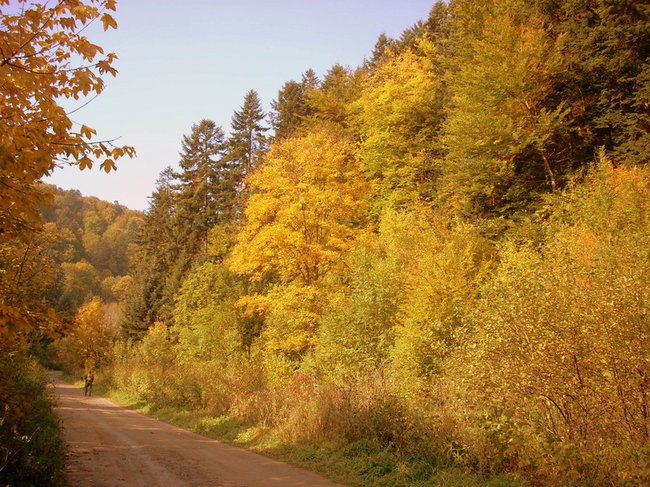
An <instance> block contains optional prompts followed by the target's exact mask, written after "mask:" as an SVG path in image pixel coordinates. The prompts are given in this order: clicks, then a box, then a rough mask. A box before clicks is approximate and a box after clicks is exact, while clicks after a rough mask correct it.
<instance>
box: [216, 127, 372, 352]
mask: <svg viewBox="0 0 650 487" xmlns="http://www.w3.org/2000/svg"><path fill="white" fill-rule="evenodd" d="M355 153H356V147H355V143H354V141H353V140H351V139H350V137H349V136H347V135H345V134H343V133H341V132H338V131H336V130H335V129H332V128H320V129H316V130H313V131H311V132H310V133H309V134H307V135H305V136H302V137H296V138H290V139H286V140H283V141H281V142H278V143H276V144H275V145H274V146H272V147H271V149H270V150H269V152H268V154H267V157H266V160H265V162H264V164H263V165H262V166H261V168H260V169H259V170H258V171H257V172H256V173H255V174H253V175H252V176H251V177H250V178H249V184H250V188H251V191H252V195H251V197H250V199H249V201H248V205H247V207H246V221H245V223H244V226H243V227H242V229H241V231H240V233H239V235H238V236H237V243H236V245H235V247H234V249H233V252H232V257H231V259H230V262H229V265H230V267H231V268H232V269H233V270H234V271H235V272H237V273H240V274H242V275H245V276H247V277H248V278H249V279H250V280H251V281H253V282H258V283H262V282H264V283H267V285H266V286H265V287H266V290H265V292H263V293H257V294H249V295H248V296H246V297H244V298H243V299H242V300H241V301H240V304H241V305H243V306H245V307H246V308H247V311H248V312H259V313H262V314H263V315H265V316H266V324H265V329H264V331H263V338H264V339H265V343H266V347H267V348H268V349H270V350H275V351H281V352H284V353H286V354H288V355H293V356H295V355H297V356H301V355H302V354H303V353H304V352H305V351H307V350H308V349H310V348H311V347H312V345H313V343H312V339H313V336H314V332H315V327H316V324H317V321H318V317H319V316H320V312H321V310H322V307H323V300H324V299H325V295H326V293H325V292H324V286H323V284H324V282H325V279H326V278H327V277H328V276H329V275H331V274H332V273H334V272H336V270H337V267H338V266H340V264H341V262H342V256H343V254H345V253H346V252H347V251H348V250H349V249H350V247H351V246H352V243H353V241H354V238H355V236H356V235H357V233H358V232H359V231H360V229H361V228H362V226H363V217H364V209H365V208H366V203H365V199H364V197H365V195H366V193H367V190H368V184H367V182H366V181H365V179H364V177H363V176H362V174H361V171H360V169H359V165H358V163H357V159H356V156H355Z"/></svg>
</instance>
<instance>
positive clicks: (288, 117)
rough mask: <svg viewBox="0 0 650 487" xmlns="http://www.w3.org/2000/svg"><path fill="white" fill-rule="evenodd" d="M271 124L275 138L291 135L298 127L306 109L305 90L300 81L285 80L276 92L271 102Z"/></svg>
mask: <svg viewBox="0 0 650 487" xmlns="http://www.w3.org/2000/svg"><path fill="white" fill-rule="evenodd" d="M271 108H272V109H273V112H272V113H271V125H272V126H273V129H274V130H275V134H274V138H275V139H285V138H287V137H289V136H291V135H292V134H293V133H294V132H295V131H296V129H297V128H298V127H299V125H300V122H301V118H302V117H303V116H304V114H305V111H306V105H305V92H304V88H303V86H302V84H301V83H298V82H296V81H293V80H292V81H287V82H286V83H285V84H284V85H283V86H282V88H281V89H280V91H279V92H278V98H277V100H273V101H272V102H271Z"/></svg>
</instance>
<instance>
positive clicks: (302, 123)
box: [0, 0, 650, 486]
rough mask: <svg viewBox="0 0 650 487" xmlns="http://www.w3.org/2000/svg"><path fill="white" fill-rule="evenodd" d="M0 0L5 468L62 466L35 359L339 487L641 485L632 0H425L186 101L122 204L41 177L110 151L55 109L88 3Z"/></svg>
mask: <svg viewBox="0 0 650 487" xmlns="http://www.w3.org/2000/svg"><path fill="white" fill-rule="evenodd" d="M10 3H11V2H9V1H8V0H0V11H1V14H0V26H1V30H0V48H1V54H0V74H1V75H2V76H1V79H2V81H1V86H2V88H1V89H0V479H2V481H1V482H0V483H2V485H5V484H6V485H16V486H19V485H41V486H45V485H53V486H63V485H66V484H65V479H64V475H63V464H64V460H65V459H64V456H63V452H64V449H65V447H64V444H63V441H62V439H61V437H60V435H59V433H58V430H57V425H56V421H55V419H54V417H53V416H52V412H51V407H52V398H51V394H49V393H48V392H47V391H46V388H45V383H46V381H45V378H44V377H45V375H44V374H45V370H46V369H61V370H63V371H64V372H65V373H66V374H68V377H69V378H70V380H72V381H74V380H75V379H78V378H79V377H81V376H83V375H84V374H86V373H88V371H89V370H92V371H93V373H94V374H95V377H96V379H95V386H96V387H97V388H98V390H99V391H100V392H102V393H105V394H107V395H109V396H111V397H115V398H117V399H116V400H121V401H123V402H126V403H130V404H135V405H137V406H134V407H137V408H141V409H143V410H145V411H146V412H147V414H150V415H153V416H155V417H159V418H162V419H164V420H166V421H170V422H175V423H177V424H180V425H181V426H183V427H186V428H189V429H193V430H195V431H198V432H200V433H203V434H207V435H209V436H213V437H215V438H221V439H223V440H225V441H229V442H231V443H233V444H238V445H242V446H244V447H247V448H253V449H256V450H258V451H261V452H263V453H265V454H269V455H272V456H275V457H278V458H281V459H283V460H285V461H289V462H290V463H294V464H297V465H302V466H306V467H308V468H310V469H312V470H318V471H321V472H323V473H325V474H326V475H328V476H329V477H330V478H332V479H334V480H336V481H339V482H342V483H346V484H348V485H359V486H365V485H367V486H402V485H403V486H407V485H408V486H411V485H412V486H416V485H417V486H424V485H441V486H446V485H449V486H456V485H457V486H464V485H470V486H473V485H476V486H487V485H491V486H527V485H530V486H533V485H567V486H568V485H571V486H605V485H611V486H623V485H625V486H628V485H630V486H631V485H647V484H646V482H648V481H649V480H650V477H649V472H650V463H649V459H650V430H649V428H650V397H649V395H650V392H649V389H650V316H649V309H648V307H649V305H650V281H649V280H648V276H650V168H649V167H648V165H647V162H648V161H649V160H650V137H649V135H648V130H649V128H650V66H649V64H648V54H649V51H650V19H649V15H650V7H649V6H648V4H647V3H646V2H642V1H635V0H561V1H557V0H535V1H524V0H498V1H497V0H494V1H492V0H490V1H477V0H451V1H449V2H442V1H438V2H437V3H435V5H432V8H431V11H430V14H429V16H428V17H427V18H426V19H423V20H422V21H420V22H418V23H416V24H415V25H412V26H410V27H408V28H406V29H405V30H404V31H403V33H402V34H401V36H399V37H398V38H394V39H393V38H389V37H387V36H386V35H383V34H382V35H380V36H379V38H378V39H377V42H376V45H375V48H374V50H373V51H372V52H370V53H368V55H367V58H366V60H365V62H364V63H363V64H362V65H360V66H357V67H348V66H342V65H334V66H332V67H331V69H329V70H328V71H327V72H325V73H316V72H314V71H313V70H311V69H308V67H306V69H305V71H304V74H303V75H302V77H301V78H300V79H295V80H289V81H286V83H284V85H283V86H282V87H281V89H280V90H279V92H278V93H277V97H276V98H275V99H274V100H273V101H272V102H271V105H270V109H266V108H265V106H264V103H263V101H262V100H260V97H259V96H258V93H257V92H256V91H255V89H254V88H255V87H250V88H252V89H250V91H248V92H247V93H246V95H245V97H244V99H243V101H242V102H241V105H240V108H239V109H238V110H236V111H235V113H234V114H232V119H231V120H232V121H231V124H230V126H228V127H220V126H218V125H217V124H216V123H215V122H214V121H212V120H210V119H203V120H197V121H196V123H195V124H194V125H192V126H191V127H188V128H187V131H186V133H185V134H178V138H179V141H180V142H181V144H180V145H181V147H182V148H181V151H180V153H179V155H178V160H177V164H175V165H173V166H171V167H169V168H167V169H165V170H164V171H163V172H162V173H161V174H160V175H159V178H158V181H157V184H156V188H155V191H154V192H153V194H152V195H151V197H150V200H149V201H150V204H149V208H148V209H147V210H146V211H145V212H139V211H133V210H129V209H128V208H126V207H124V206H122V205H120V204H119V203H117V202H116V203H109V202H106V201H102V200H100V199H98V198H94V197H87V196H82V195H81V194H80V193H79V192H78V191H70V190H62V189H59V188H56V187H54V186H51V185H48V184H45V183H43V182H42V178H43V177H44V176H46V175H48V174H50V173H52V172H53V171H57V168H58V167H59V166H60V165H62V164H72V165H77V166H79V168H80V169H82V170H98V169H99V170H106V171H107V172H109V171H112V170H118V171H119V167H120V164H127V163H128V158H129V156H133V155H135V151H136V150H137V147H135V148H133V147H129V146H117V145H114V144H113V143H111V142H105V141H102V139H101V127H94V128H90V127H87V126H85V125H81V127H79V126H78V125H75V124H73V123H72V122H71V119H70V118H69V115H68V114H67V113H66V112H65V110H64V109H63V108H61V106H60V99H63V98H67V99H78V98H79V97H82V96H88V95H89V94H90V95H94V94H99V93H101V91H102V90H103V87H104V81H103V79H104V78H106V77H110V76H115V75H116V74H117V73H116V71H115V69H114V67H113V66H112V64H113V60H114V55H112V54H107V53H105V52H104V51H103V49H102V48H101V47H100V46H98V45H95V44H93V42H92V40H90V39H88V38H86V37H84V33H83V28H84V26H85V25H86V24H87V23H88V22H91V21H93V19H99V22H101V23H102V24H103V28H104V29H115V28H117V29H118V32H119V27H118V26H117V24H116V22H115V20H114V19H113V16H112V15H111V12H113V11H114V10H115V7H116V6H115V2H114V1H112V0H70V1H62V2H59V3H58V4H57V5H54V4H47V3H45V4H43V3H42V2H33V3H32V2H30V3H27V2H25V4H24V5H25V6H26V7H25V9H24V10H23V11H22V12H12V10H11V9H10V8H9V4H10ZM25 39H29V40H25ZM78 64H79V66H80V67H79V66H78ZM77 116H79V117H81V118H82V116H83V112H81V114H75V117H77ZM75 120H76V118H75ZM96 129H97V130H98V131H99V132H100V136H98V135H97V133H98V132H97V131H96ZM120 159H127V160H120ZM93 166H95V167H93ZM97 166H101V168H99V167H97ZM91 168H92V169H91Z"/></svg>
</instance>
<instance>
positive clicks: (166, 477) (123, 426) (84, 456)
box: [50, 372, 336, 487]
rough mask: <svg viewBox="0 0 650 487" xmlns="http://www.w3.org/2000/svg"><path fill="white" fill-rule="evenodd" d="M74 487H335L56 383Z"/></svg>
mask: <svg viewBox="0 0 650 487" xmlns="http://www.w3.org/2000/svg"><path fill="white" fill-rule="evenodd" d="M50 379H51V382H52V383H53V385H54V388H55V392H56V394H57V396H58V401H57V406H56V408H55V412H56V414H57V415H58V417H59V418H60V419H61V420H62V422H63V434H64V438H65V440H66V443H67V444H68V448H69V455H68V465H67V470H68V478H69V480H70V485H71V486H72V487H91V486H92V487H113V486H115V487H117V486H120V487H122V486H125V487H136V486H137V487H140V486H142V487H199V486H200V487H214V486H228V487H235V486H236V487H244V486H246V487H256V486H260V487H280V486H287V487H335V486H336V484H334V483H332V482H330V481H329V480H326V479H325V478H323V477H321V476H319V475H317V474H314V473H312V472H308V471H306V470H301V469H299V468H296V467H292V466H290V465H287V464H285V463H282V462H278V461H275V460H271V459H269V458H266V457H264V456H261V455H257V454H255V453H252V452H249V451H246V450H242V449H239V448H235V447H232V446H229V445H226V444H224V443H221V442H218V441H215V440H211V439H209V438H205V437H203V436H200V435H197V434H195V433H191V432H189V431H186V430H183V429H181V428H178V427H176V426H172V425H170V424H167V423H163V422H162V421H157V420H155V419H152V418H149V417H147V416H144V415H142V414H139V413H136V412H135V411H131V410H129V409H125V408H122V407H120V406H118V405H116V404H115V403H113V402H111V401H109V400H108V399H105V398H102V397H88V398H86V397H84V395H83V391H82V390H80V389H77V388H76V387H74V386H72V385H70V384H67V383H65V382H63V381H62V380H61V376H60V374H57V373H56V372H54V373H52V374H51V376H50Z"/></svg>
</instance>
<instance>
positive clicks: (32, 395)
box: [0, 347, 65, 487]
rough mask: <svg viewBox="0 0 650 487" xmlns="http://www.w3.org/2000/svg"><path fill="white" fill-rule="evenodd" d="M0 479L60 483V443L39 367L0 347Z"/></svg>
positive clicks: (29, 483)
mask: <svg viewBox="0 0 650 487" xmlns="http://www.w3.org/2000/svg"><path fill="white" fill-rule="evenodd" d="M0 405H1V406H0V407H2V410H0V479H1V480H0V483H1V484H2V485H11V486H26V487H28V486H34V487H37V486H38V487H47V486H52V487H59V486H61V487H62V486H64V485H65V477H64V464H65V457H64V444H63V441H62V439H61V437H60V435H59V430H58V427H57V423H56V419H55V417H54V414H53V413H52V400H51V397H50V395H49V393H48V391H47V389H46V382H45V378H44V371H43V369H42V368H41V367H40V366H39V365H38V364H37V363H36V362H35V361H34V360H33V359H30V358H28V357H27V356H26V355H25V354H24V353H22V352H16V351H9V350H8V349H7V348H5V347H1V348H0Z"/></svg>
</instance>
